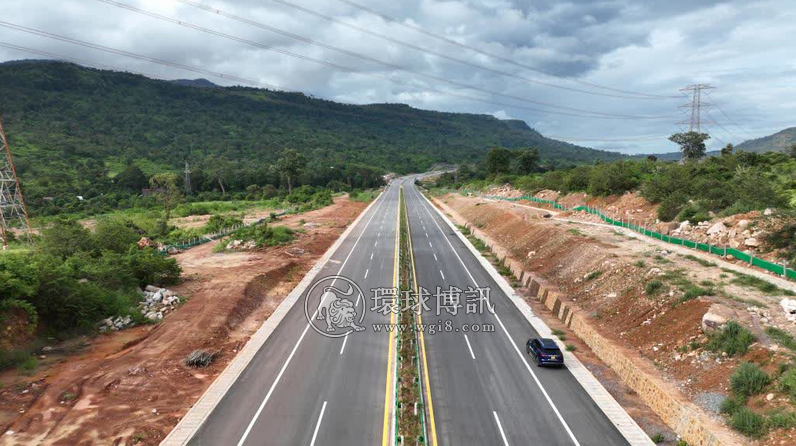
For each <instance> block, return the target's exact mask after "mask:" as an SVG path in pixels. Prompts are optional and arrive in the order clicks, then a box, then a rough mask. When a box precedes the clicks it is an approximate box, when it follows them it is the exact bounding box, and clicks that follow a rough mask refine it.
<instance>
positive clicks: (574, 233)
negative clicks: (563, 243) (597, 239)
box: [567, 228, 585, 237]
mask: <svg viewBox="0 0 796 446" xmlns="http://www.w3.org/2000/svg"><path fill="white" fill-rule="evenodd" d="M567 232H569V233H570V234H573V235H578V236H581V237H584V236H585V235H584V234H583V233H582V232H580V231H578V230H577V229H575V228H569V229H567Z"/></svg>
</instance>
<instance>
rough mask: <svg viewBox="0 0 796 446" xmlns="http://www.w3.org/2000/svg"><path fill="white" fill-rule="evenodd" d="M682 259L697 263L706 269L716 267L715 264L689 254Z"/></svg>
mask: <svg viewBox="0 0 796 446" xmlns="http://www.w3.org/2000/svg"><path fill="white" fill-rule="evenodd" d="M683 258H685V259H688V260H691V261H692V262H697V263H699V264H700V265H702V266H704V267H706V268H709V267H713V266H716V264H715V263H713V262H710V261H707V260H704V259H700V258H699V257H697V256H694V255H691V254H688V255H684V256H683Z"/></svg>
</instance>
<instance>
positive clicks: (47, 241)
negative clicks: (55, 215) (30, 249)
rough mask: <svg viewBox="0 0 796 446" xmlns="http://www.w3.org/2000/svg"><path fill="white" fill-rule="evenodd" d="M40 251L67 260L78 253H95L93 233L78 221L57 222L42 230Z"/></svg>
mask: <svg viewBox="0 0 796 446" xmlns="http://www.w3.org/2000/svg"><path fill="white" fill-rule="evenodd" d="M38 246H39V249H40V250H41V251H42V252H43V253H45V254H48V255H52V256H55V257H60V258H62V259H65V258H67V257H69V256H72V255H74V254H75V253H78V252H94V251H95V249H94V240H92V237H91V233H90V232H89V231H88V229H86V228H84V227H83V226H81V225H80V223H78V222H77V221H74V220H69V221H56V222H55V223H53V224H52V226H50V227H48V228H45V229H44V230H42V237H41V242H40V243H39V244H38Z"/></svg>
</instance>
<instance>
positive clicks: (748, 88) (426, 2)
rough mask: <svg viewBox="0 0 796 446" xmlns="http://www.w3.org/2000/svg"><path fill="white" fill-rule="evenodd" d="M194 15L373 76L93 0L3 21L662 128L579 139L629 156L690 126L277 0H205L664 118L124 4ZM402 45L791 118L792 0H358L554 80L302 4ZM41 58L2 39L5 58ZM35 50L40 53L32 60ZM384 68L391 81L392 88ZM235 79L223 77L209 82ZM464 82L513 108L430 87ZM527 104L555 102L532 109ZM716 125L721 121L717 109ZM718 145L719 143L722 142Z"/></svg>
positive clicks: (32, 9) (753, 125) (307, 31)
mask: <svg viewBox="0 0 796 446" xmlns="http://www.w3.org/2000/svg"><path fill="white" fill-rule="evenodd" d="M118 1H120V2H126V3H128V4H131V5H134V6H137V7H140V8H142V9H146V10H151V11H154V12H158V13H161V14H164V15H168V16H171V17H175V18H179V19H181V20H184V21H188V22H191V23H196V24H198V25H201V26H204V27H207V28H212V29H214V30H218V31H221V32H224V33H228V34H233V35H235V36H239V37H242V38H245V39H250V40H253V41H256V42H260V43H263V44H267V45H272V46H274V47H277V48H280V49H283V50H286V51H291V52H294V53H297V54H300V55H303V56H308V57H313V58H317V59H321V60H324V61H328V62H331V63H335V64H339V65H343V66H347V67H351V68H355V69H357V70H360V71H362V72H364V73H370V74H371V75H367V74H355V73H349V72H345V71H342V72H341V71H339V70H335V69H333V68H329V67H327V66H323V65H319V64H316V63H313V62H308V61H304V60H300V59H296V58H292V57H290V56H286V55H283V54H278V53H275V52H272V51H265V50H262V49H258V48H255V47H251V46H248V45H245V44H242V43H239V42H232V41H229V40H225V39H222V38H219V37H216V36H210V35H207V34H203V33H200V32H197V31H195V30H191V29H187V28H184V27H180V26H178V25H174V24H170V23H163V22H160V21H158V20H155V19H152V18H150V17H145V16H142V15H139V14H135V13H132V12H129V11H125V10H122V9H119V8H116V7H113V6H110V5H107V4H103V3H101V2H98V1H95V0H64V1H61V2H51V1H47V0H5V1H4V14H3V15H4V17H3V19H2V20H6V21H9V22H13V23H18V24H21V25H26V26H30V27H34V28H40V29H44V30H47V31H51V32H55V33H59V34H64V35H67V36H70V37H74V38H79V39H82V40H87V41H91V42H96V43H99V44H103V45H107V46H112V47H115V48H119V49H123V50H127V51H133V52H137V53H142V54H146V55H148V56H152V57H158V58H162V59H167V60H172V61H175V62H179V63H184V64H187V65H193V66H199V67H202V68H205V69H208V70H214V71H220V72H224V73H228V74H231V75H235V76H239V77H243V78H248V79H255V80H258V81H260V82H265V83H270V84H276V85H280V86H282V87H283V88H285V89H290V90H300V91H305V92H307V93H309V94H313V95H317V96H320V97H326V98H331V99H337V100H346V101H352V102H360V103H365V102H407V103H409V104H410V105H412V106H415V107H419V108H427V109H438V110H444V111H460V112H475V113H485V114H492V115H495V116H499V117H501V118H503V117H512V118H516V119H524V120H525V121H526V122H528V124H529V125H531V126H532V127H534V128H537V129H538V130H540V131H542V132H543V133H546V134H550V135H554V136H562V137H572V138H578V139H580V138H583V137H594V138H597V139H619V138H623V137H631V138H632V137H637V136H648V135H661V136H662V137H661V138H660V139H659V140H653V141H628V142H626V143H621V142H617V143H601V142H599V141H594V142H592V143H589V142H582V144H586V145H591V146H595V147H600V148H613V149H618V150H622V151H634V150H635V151H647V152H663V151H671V150H674V146H673V145H672V144H671V143H669V142H667V141H666V139H665V135H668V134H670V133H672V132H673V131H676V130H677V129H678V126H677V125H675V124H674V123H675V122H676V121H678V120H680V119H682V114H681V113H680V112H679V111H678V109H677V105H679V104H680V103H682V102H683V101H684V99H683V100H627V99H617V98H609V97H602V96H594V95H584V94H581V93H574V92H567V91H563V90H560V89H553V88H548V87H543V86H540V85H538V84H528V83H525V82H522V81H519V80H517V79H514V78H511V77H506V76H502V75H499V74H495V73H493V72H489V71H484V70H477V69H474V68H472V67H468V66H464V65H461V64H458V63H455V62H451V61H448V60H444V59H440V58H437V57H434V56H429V55H427V54H422V53H418V52H417V51H414V50H411V49H409V48H406V47H404V46H400V45H396V44H393V43H387V42H385V41H383V40H380V39H377V38H374V37H371V36H368V35H363V34H361V33H359V32H357V31H354V30H352V29H350V28H347V27H344V26H341V25H338V24H333V23H330V22H328V21H325V20H322V19H319V18H316V17H311V16H308V15H306V14H303V13H301V12H299V11H296V10H294V9H292V8H288V7H285V6H283V5H280V4H278V3H276V2H274V1H271V0H236V1H232V0H194V1H197V2H200V3H203V4H207V5H209V6H212V7H216V8H219V9H223V10H225V11H228V12H231V13H234V14H237V15H240V16H243V17H246V18H247V19H250V20H255V21H258V22H262V23H265V24H268V25H270V26H274V27H277V28H280V29H284V30H286V31H289V32H292V33H295V34H298V35H301V36H304V37H307V38H311V39H315V40H318V41H322V42H325V43H327V44H330V45H334V46H338V47H341V48H345V49H346V50H349V51H354V52H357V53H361V54H363V55H366V56H369V57H372V58H377V59H382V60H385V61H388V62H390V63H392V64H395V65H399V66H402V67H406V68H408V69H411V70H416V71H421V72H424V73H430V74H432V75H434V76H439V77H442V78H445V79H450V80H453V81H455V82H458V83H463V84H471V85H477V86H478V87H480V88H483V89H487V90H492V91H496V92H500V93H503V94H508V95H513V96H521V97H526V98H531V99H534V100H538V101H543V102H549V103H555V104H559V105H561V106H565V107H572V108H580V109H589V110H595V111H598V110H599V111H602V112H606V113H615V114H630V115H646V116H650V115H654V116H659V115H660V116H666V118H664V119H660V120H648V121H647V120H644V121H625V120H601V119H589V118H577V117H569V116H561V115H556V114H540V113H534V112H529V111H527V110H523V109H522V108H520V107H511V106H508V105H509V104H517V105H520V104H521V103H519V102H518V101H515V100H512V99H507V98H505V97H500V96H491V97H490V96H489V95H487V94H485V93H483V92H480V91H468V90H467V89H462V88H459V87H454V86H451V85H446V84H445V83H441V82H438V81H432V80H429V79H426V78H422V77H417V76H415V75H411V74H407V73H405V72H401V71H396V70H393V69H391V68H389V67H385V66H382V65H379V64H375V63H372V62H366V61H363V60H360V59H357V58H353V57H351V56H347V55H344V54H340V53H338V52H335V51H331V50H329V49H325V48H320V47H317V46H311V45H307V44H306V43H304V42H300V41H296V40H293V39H290V38H288V37H285V36H281V35H278V34H275V33H272V32H268V31H265V30H263V29H259V28H256V27H252V26H249V25H244V24H241V23H238V22H234V21H231V20H229V19H226V18H223V17H220V16H217V15H213V14H208V13H207V12H204V11H200V10H197V9H195V8H192V7H190V6H186V5H183V4H180V3H178V2H175V1H173V0H118ZM291 1H293V2H295V3H298V4H300V5H302V6H305V7H307V8H310V9H314V10H318V11H321V12H323V13H324V14H328V15H331V16H334V17H335V18H337V19H339V20H343V21H345V22H348V23H352V24H355V25H357V26H360V27H364V28H367V29H370V30H373V31H376V32H379V33H382V34H386V35H389V36H391V37H393V38H395V39H399V40H402V41H406V42H409V43H411V44H414V45H418V46H421V47H423V48H427V49H430V50H432V51H436V52H440V53H443V54H448V55H451V56H454V57H457V58H461V59H464V60H467V61H470V62H472V63H477V64H480V65H484V66H487V67H490V68H493V69H498V70H503V71H507V72H511V73H514V74H516V75H520V76H524V77H527V78H533V79H539V80H544V81H545V82H551V83H555V84H558V85H562V86H567V87H574V88H580V89H588V90H590V91H595V92H604V93H605V92H607V90H598V89H594V88H591V87H588V86H585V85H582V84H578V83H575V82H572V79H575V80H579V81H586V82H591V83H596V84H601V85H606V86H610V87H613V88H620V89H626V90H633V91H643V92H648V93H655V94H665V95H672V94H674V95H677V94H678V92H677V90H678V89H679V88H680V87H682V86H683V85H685V84H687V83H692V82H695V81H704V82H712V83H714V84H715V85H716V86H717V87H718V89H717V90H716V91H715V92H714V93H713V96H712V98H713V99H715V100H716V102H717V103H718V104H720V106H721V107H722V110H723V111H724V112H726V113H727V114H728V115H730V116H732V117H737V118H736V119H735V120H736V122H742V123H743V124H744V126H745V128H746V130H748V131H750V132H751V133H752V134H754V135H755V136H762V135H764V134H765V133H766V132H770V131H771V130H772V127H774V130H776V126H778V125H781V126H783V127H784V126H787V125H788V122H789V121H790V122H791V123H792V120H793V118H794V115H793V113H794V112H796V106H795V105H794V101H793V100H788V99H786V98H787V97H793V93H794V92H796V91H794V90H796V89H794V87H793V86H792V85H793V82H792V79H793V77H792V76H793V72H794V70H795V68H794V67H793V65H792V64H791V63H790V61H792V60H793V59H794V56H795V55H796V54H794V50H793V47H792V46H791V45H790V44H789V41H787V37H785V36H789V35H793V34H794V31H796V25H794V24H796V21H794V20H793V18H794V13H796V11H795V9H796V8H794V5H793V3H792V1H791V0H752V1H743V0H732V1H730V0H727V1H718V0H715V1H714V0H698V1H694V0H689V1H685V0H671V1H665V2H664V1H657V0H644V1H639V0H592V1H589V0H569V1H556V2H549V1H541V0H533V1H530V0H478V1H476V0H445V1H441V0H406V1H401V2H396V1H394V0H357V1H359V2H362V3H364V4H366V5H367V6H369V7H371V8H373V9H374V10H378V11H382V12H384V13H385V14H389V15H391V16H394V17H396V18H398V19H399V20H402V21H404V22H405V23H412V24H416V25H419V26H422V27H423V28H425V29H429V30H433V31H434V32H437V33H440V34H444V35H445V36H446V37H448V38H451V39H455V40H457V41H459V42H462V43H464V44H466V45H470V46H472V47H475V48H479V49H482V50H485V51H488V52H491V53H494V54H497V55H499V56H501V57H505V58H509V59H511V60H515V61H517V62H519V63H521V64H524V65H528V66H532V67H536V68H538V69H539V70H542V71H544V72H547V73H552V74H555V75H558V76H562V77H564V78H566V79H558V78H552V77H547V76H542V75H540V74H538V73H535V72H533V71H530V70H527V69H523V68H520V67H518V66H515V65H512V64H508V63H505V62H502V61H499V60H497V59H493V58H488V57H485V56H483V55H480V54H477V53H474V52H471V51H467V50H464V49H462V48H459V47H455V46H451V45H449V44H447V43H444V42H441V41H439V40H436V39H433V38H431V37H428V36H426V35H423V34H420V33H417V32H414V31H412V30H410V29H407V28H406V27H403V26H401V25H400V24H396V23H390V22H387V21H385V20H383V19H381V18H379V17H375V16H373V15H370V14H368V13H366V12H363V11H360V10H357V9H354V8H351V7H349V6H347V5H345V4H343V3H341V2H338V1H335V0H325V1H320V0H291ZM0 41H4V42H9V43H14V44H18V45H24V46H30V47H33V48H39V49H43V50H47V51H50V52H54V53H57V54H62V55H64V56H69V57H77V58H81V59H88V60H93V61H97V62H102V63H105V64H108V65H113V66H116V67H119V68H120V69H127V70H138V71H145V72H148V73H152V74H155V75H158V76H163V77H169V78H185V77H198V76H196V75H194V74H191V73H186V72H185V71H182V70H177V69H173V68H167V67H163V66H158V65H152V64H148V63H144V62H141V61H136V60H131V59H128V58H124V57H123V56H116V55H109V54H106V53H101V52H97V51H93V50H86V49H84V48H81V47H75V46H72V45H69V44H66V43H62V42H55V41H51V40H48V39H45V38H41V37H34V36H30V35H27V34H23V33H19V32H17V31H10V30H7V29H5V28H0ZM26 57H31V55H28V54H24V53H20V52H17V51H12V50H7V49H4V48H0V61H1V60H11V59H20V58H26ZM33 57H37V56H33ZM381 76H383V77H388V78H391V79H395V80H397V81H399V82H400V84H396V83H391V82H389V81H386V80H384V79H383V78H382V77H381ZM211 80H213V81H214V82H218V83H221V84H225V81H223V80H221V81H220V80H218V79H211ZM428 89H435V90H443V91H454V92H458V93H461V94H466V95H470V96H477V97H483V98H485V99H491V100H493V101H496V102H501V103H503V104H505V105H497V104H495V105H491V104H484V103H481V102H475V101H468V100H466V99H462V98H459V97H454V96H450V95H445V94H440V93H436V92H431V91H428ZM522 105H523V106H527V107H536V108H544V107H540V106H535V105H532V104H522ZM714 113H715V114H716V115H718V116H716V117H717V118H722V119H724V118H723V115H722V114H721V113H718V112H714ZM722 124H723V125H724V126H725V127H726V128H727V129H729V130H730V131H731V132H732V134H727V133H726V132H724V131H723V130H722V129H720V128H711V129H710V131H711V132H712V133H714V132H715V134H716V136H717V137H718V138H721V139H722V140H726V141H728V142H734V143H737V142H740V140H742V139H743V138H742V136H743V137H748V135H747V134H746V133H744V132H743V131H741V130H740V129H738V128H737V127H733V126H732V125H730V124H729V123H727V122H722ZM718 138H717V139H716V140H714V141H716V142H714V143H713V144H714V147H713V148H716V147H717V146H718V145H720V143H719V142H717V141H718Z"/></svg>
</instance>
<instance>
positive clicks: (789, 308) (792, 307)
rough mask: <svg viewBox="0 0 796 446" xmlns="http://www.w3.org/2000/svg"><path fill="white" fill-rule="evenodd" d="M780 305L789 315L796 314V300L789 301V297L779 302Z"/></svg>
mask: <svg viewBox="0 0 796 446" xmlns="http://www.w3.org/2000/svg"><path fill="white" fill-rule="evenodd" d="M779 305H780V306H781V307H782V309H783V310H785V312H786V313H788V314H796V299H788V298H787V297H786V298H784V299H782V300H781V301H779Z"/></svg>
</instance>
